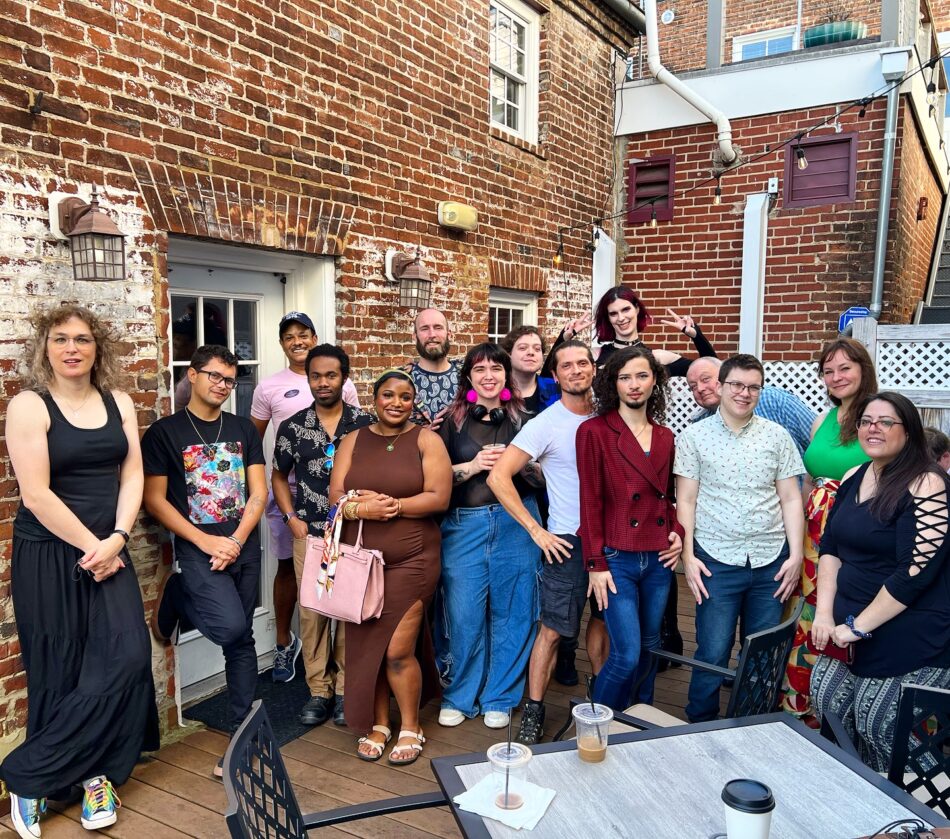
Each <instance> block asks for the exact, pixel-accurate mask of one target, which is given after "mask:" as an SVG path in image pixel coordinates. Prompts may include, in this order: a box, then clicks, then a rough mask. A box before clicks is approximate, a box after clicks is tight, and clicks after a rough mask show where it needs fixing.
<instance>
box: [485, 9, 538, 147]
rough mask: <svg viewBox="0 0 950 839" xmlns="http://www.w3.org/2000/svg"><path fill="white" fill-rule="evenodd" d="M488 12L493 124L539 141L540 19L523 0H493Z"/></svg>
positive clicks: (530, 139)
mask: <svg viewBox="0 0 950 839" xmlns="http://www.w3.org/2000/svg"><path fill="white" fill-rule="evenodd" d="M488 15H489V18H488V19H489V27H488V51H489V68H490V69H489V73H490V79H489V92H490V108H491V124H492V125H494V126H497V127H498V128H501V129H503V130H504V131H509V132H511V133H512V134H515V135H517V136H518V137H521V138H522V139H523V140H527V141H528V142H529V143H536V142H537V140H538V44H539V32H540V20H539V18H538V15H537V13H536V12H534V11H532V10H531V9H530V8H529V7H528V6H526V5H525V4H524V3H522V2H520V0H491V2H490V4H489V7H488Z"/></svg>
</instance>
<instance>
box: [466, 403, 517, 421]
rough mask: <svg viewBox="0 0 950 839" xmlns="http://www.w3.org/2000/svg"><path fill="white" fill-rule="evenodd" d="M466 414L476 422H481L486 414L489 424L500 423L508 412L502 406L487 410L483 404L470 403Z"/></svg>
mask: <svg viewBox="0 0 950 839" xmlns="http://www.w3.org/2000/svg"><path fill="white" fill-rule="evenodd" d="M468 415H469V416H470V417H471V418H472V419H473V420H475V421H476V422H481V421H482V420H483V419H485V417H486V416H487V417H488V422H489V424H490V425H501V424H502V423H503V422H504V421H505V417H506V416H507V415H508V412H507V411H506V410H505V409H504V408H492V409H491V410H490V411H489V410H488V408H486V407H485V406H484V405H472V407H471V408H469V409H468Z"/></svg>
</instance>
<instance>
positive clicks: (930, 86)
mask: <svg viewBox="0 0 950 839" xmlns="http://www.w3.org/2000/svg"><path fill="white" fill-rule="evenodd" d="M927 104H928V105H936V104H937V83H936V82H935V81H934V80H933V79H931V80H930V81H929V82H927Z"/></svg>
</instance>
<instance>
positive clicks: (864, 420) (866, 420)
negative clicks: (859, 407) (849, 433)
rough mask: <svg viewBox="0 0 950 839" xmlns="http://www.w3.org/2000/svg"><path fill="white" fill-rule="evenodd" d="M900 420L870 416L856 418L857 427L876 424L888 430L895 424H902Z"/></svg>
mask: <svg viewBox="0 0 950 839" xmlns="http://www.w3.org/2000/svg"><path fill="white" fill-rule="evenodd" d="M903 424H904V423H902V422H901V421H900V420H894V419H871V418H870V417H861V419H859V420H858V428H870V427H871V426H872V425H876V426H877V427H878V428H881V429H883V430H884V431H890V430H891V429H892V428H893V427H894V426H895V425H903Z"/></svg>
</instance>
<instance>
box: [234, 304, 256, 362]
mask: <svg viewBox="0 0 950 839" xmlns="http://www.w3.org/2000/svg"><path fill="white" fill-rule="evenodd" d="M234 354H235V355H236V356H237V357H238V358H243V359H245V360H247V361H252V360H253V361H256V360H257V356H258V352H257V303H255V302H254V301H253V300H235V301H234Z"/></svg>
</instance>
